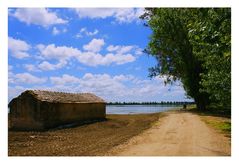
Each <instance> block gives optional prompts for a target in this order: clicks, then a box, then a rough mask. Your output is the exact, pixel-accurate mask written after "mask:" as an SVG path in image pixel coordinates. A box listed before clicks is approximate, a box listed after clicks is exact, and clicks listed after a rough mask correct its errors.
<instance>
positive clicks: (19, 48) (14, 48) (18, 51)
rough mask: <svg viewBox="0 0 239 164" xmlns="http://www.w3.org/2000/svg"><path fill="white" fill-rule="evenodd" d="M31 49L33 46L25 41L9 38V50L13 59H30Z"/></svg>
mask: <svg viewBox="0 0 239 164" xmlns="http://www.w3.org/2000/svg"><path fill="white" fill-rule="evenodd" d="M30 48H31V46H30V45H29V44H27V43H26V42H25V41H22V40H19V39H14V38H12V37H8V49H9V50H10V52H11V54H12V56H13V57H15V58H18V59H23V58H26V57H29V56H30V55H29V54H28V51H29V50H30Z"/></svg>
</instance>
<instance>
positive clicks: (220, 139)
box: [111, 112, 231, 156]
mask: <svg viewBox="0 0 239 164" xmlns="http://www.w3.org/2000/svg"><path fill="white" fill-rule="evenodd" d="M230 154H231V148H230V143H229V141H228V138H226V137H224V136H223V135H222V134H220V133H218V132H216V131H215V130H214V129H211V128H210V127H208V126H207V125H206V124H205V123H204V122H203V121H201V119H200V117H199V116H198V115H195V114H192V113H184V112H175V113H169V114H168V116H166V117H164V118H162V119H159V120H158V121H157V122H156V123H155V124H154V126H153V127H152V128H150V129H148V130H146V131H144V132H143V133H142V134H140V135H138V136H136V137H133V138H131V139H130V140H129V141H128V142H127V143H126V144H123V145H120V146H118V147H116V148H114V149H113V150H112V151H111V155H118V156H224V155H230Z"/></svg>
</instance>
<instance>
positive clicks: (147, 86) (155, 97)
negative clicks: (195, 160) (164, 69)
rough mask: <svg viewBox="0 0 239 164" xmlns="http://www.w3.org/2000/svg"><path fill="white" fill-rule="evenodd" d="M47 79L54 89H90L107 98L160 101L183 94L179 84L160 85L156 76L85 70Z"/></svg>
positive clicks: (75, 90)
mask: <svg viewBox="0 0 239 164" xmlns="http://www.w3.org/2000/svg"><path fill="white" fill-rule="evenodd" d="M50 81H51V83H52V84H53V85H54V86H53V87H52V88H54V89H56V90H60V91H64V90H67V91H70V92H91V93H95V94H96V95H99V96H101V97H103V98H104V99H105V100H107V101H162V100H173V99H174V98H175V96H178V97H183V96H184V94H185V92H184V90H183V88H182V87H181V86H164V78H160V77H156V78H154V79H152V80H144V79H139V78H137V77H135V76H133V75H123V74H120V75H116V76H111V75H109V74H92V73H86V74H85V75H83V76H82V77H81V78H79V77H75V76H72V75H67V74H64V75H62V76H60V77H57V76H56V77H51V78H50Z"/></svg>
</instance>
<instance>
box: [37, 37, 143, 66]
mask: <svg viewBox="0 0 239 164" xmlns="http://www.w3.org/2000/svg"><path fill="white" fill-rule="evenodd" d="M104 44H105V42H104V40H103V39H93V40H92V41H91V42H89V43H88V44H87V45H84V46H83V49H84V50H86V51H83V52H82V51H80V50H79V49H77V48H73V47H67V46H55V45H54V44H50V45H42V44H39V45H37V46H36V47H37V48H38V50H39V51H40V55H41V57H42V58H43V59H44V60H57V61H58V62H59V63H58V64H55V65H53V64H50V63H49V62H47V61H45V62H43V63H41V64H40V66H39V68H40V69H41V70H55V69H58V68H62V67H63V66H65V65H67V62H68V61H70V60H71V59H77V60H78V61H79V62H80V63H82V64H84V65H87V66H99V65H104V66H105V65H111V64H117V65H120V64H125V63H129V62H133V61H135V60H136V58H137V55H133V54H134V53H135V52H136V51H137V50H138V49H139V48H138V47H137V46H113V45H111V46H109V47H108V50H109V49H110V51H111V52H109V53H106V54H101V53H99V51H101V49H102V47H103V46H104ZM112 49H113V50H112ZM60 63H61V64H60Z"/></svg>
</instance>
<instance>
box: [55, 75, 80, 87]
mask: <svg viewBox="0 0 239 164" xmlns="http://www.w3.org/2000/svg"><path fill="white" fill-rule="evenodd" d="M50 80H51V82H52V83H53V84H54V85H69V84H70V85H72V84H77V83H79V82H80V81H81V80H80V79H79V78H77V77H75V76H71V75H67V74H64V75H62V77H50Z"/></svg>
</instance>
